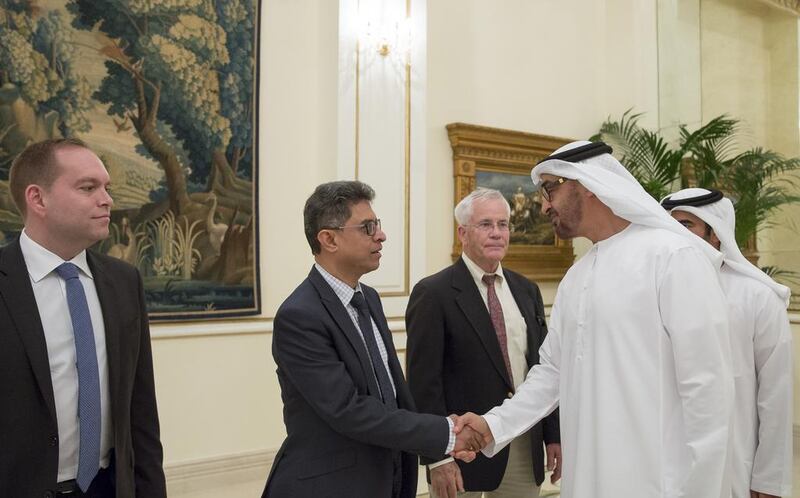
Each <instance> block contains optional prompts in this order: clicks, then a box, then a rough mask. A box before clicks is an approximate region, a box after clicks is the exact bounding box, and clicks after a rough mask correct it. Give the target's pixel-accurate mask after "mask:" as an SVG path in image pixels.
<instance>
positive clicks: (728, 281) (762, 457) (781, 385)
mask: <svg viewBox="0 0 800 498" xmlns="http://www.w3.org/2000/svg"><path fill="white" fill-rule="evenodd" d="M720 283H721V284H722V290H723V291H724V292H725V295H726V297H727V299H728V306H729V307H730V315H729V319H730V341H731V352H732V355H733V375H734V382H735V384H736V398H735V399H736V401H735V409H734V414H733V430H732V433H733V449H732V457H731V465H732V466H731V470H732V474H731V475H732V482H733V495H732V496H733V497H734V498H750V490H751V489H752V490H754V491H759V492H762V493H767V494H771V495H776V496H791V495H792V332H791V328H790V325H789V318H788V316H787V314H786V304H785V303H784V302H783V301H782V300H781V298H779V297H778V295H777V294H776V293H775V292H774V291H773V290H772V289H770V288H769V287H767V286H766V285H764V284H763V283H761V282H759V281H758V280H755V279H753V278H750V277H747V276H745V275H742V274H741V273H738V272H736V271H734V270H732V269H731V268H730V267H728V266H725V265H723V266H722V269H721V271H720Z"/></svg>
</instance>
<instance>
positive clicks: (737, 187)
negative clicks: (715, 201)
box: [591, 109, 800, 273]
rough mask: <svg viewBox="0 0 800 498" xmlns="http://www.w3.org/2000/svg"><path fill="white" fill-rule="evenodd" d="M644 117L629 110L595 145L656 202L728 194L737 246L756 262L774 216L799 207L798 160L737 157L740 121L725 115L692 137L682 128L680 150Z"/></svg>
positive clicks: (770, 155) (758, 154) (770, 154)
mask: <svg viewBox="0 0 800 498" xmlns="http://www.w3.org/2000/svg"><path fill="white" fill-rule="evenodd" d="M641 116H642V114H641V113H639V114H634V113H632V111H631V110H630V109H629V110H627V111H625V113H623V114H622V117H621V118H620V119H619V120H618V121H614V120H612V119H610V118H609V119H607V120H606V121H605V122H604V123H603V124H602V126H601V127H600V131H599V132H598V133H597V134H596V135H594V136H593V137H592V138H591V140H603V141H604V142H606V143H608V144H610V145H611V146H612V147H613V148H614V151H615V155H616V156H617V158H618V159H619V160H620V162H622V164H624V165H625V167H627V168H628V170H629V171H630V172H631V174H632V175H633V176H634V177H635V178H636V179H637V180H638V181H639V183H641V184H642V186H643V187H644V188H645V190H646V191H647V192H648V193H649V194H650V195H652V196H653V197H654V198H656V200H661V198H663V197H664V196H665V195H667V194H668V193H670V192H672V191H673V190H676V189H678V188H686V187H703V188H716V189H719V190H721V191H723V192H725V193H726V195H728V196H729V197H730V198H731V200H733V202H734V207H735V210H736V241H737V243H738V244H739V246H740V247H742V248H743V249H744V250H745V252H746V253H749V255H750V257H753V258H754V259H757V256H756V250H757V248H756V244H755V241H756V238H755V234H756V233H757V231H758V230H759V229H763V228H766V227H768V226H771V225H772V222H771V219H770V215H771V214H773V213H774V212H775V211H776V210H777V209H779V208H780V207H781V206H784V205H786V204H790V203H795V202H798V201H800V195H797V194H796V193H795V192H798V189H797V188H796V187H797V185H796V183H795V181H794V180H793V179H792V177H791V175H786V174H785V173H789V172H792V171H796V170H798V169H800V158H796V157H795V158H785V157H783V156H782V155H781V154H778V153H777V152H774V151H771V150H767V149H764V148H762V147H753V148H751V149H748V150H745V151H744V152H736V151H737V149H738V143H737V136H736V135H737V131H738V128H739V121H738V120H736V119H733V118H730V117H728V116H725V115H722V116H718V117H716V118H714V119H712V120H711V121H709V122H708V123H706V124H705V125H703V126H701V127H700V128H698V129H697V130H695V131H693V132H690V131H689V130H688V129H687V127H686V126H684V125H681V126H680V127H679V132H680V136H679V138H678V141H677V144H676V145H672V144H670V143H668V142H667V140H665V139H664V137H663V136H661V135H660V134H659V133H658V132H653V131H650V130H646V129H644V128H642V127H641V126H639V118H640V117H641ZM773 271H776V272H781V270H779V269H774V270H773ZM783 273H785V272H783Z"/></svg>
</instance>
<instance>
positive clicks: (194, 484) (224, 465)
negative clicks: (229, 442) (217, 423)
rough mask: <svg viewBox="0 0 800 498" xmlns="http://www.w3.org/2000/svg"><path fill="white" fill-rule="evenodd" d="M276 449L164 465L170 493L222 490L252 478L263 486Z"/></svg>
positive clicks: (171, 494) (256, 484) (189, 493)
mask: <svg viewBox="0 0 800 498" xmlns="http://www.w3.org/2000/svg"><path fill="white" fill-rule="evenodd" d="M275 453H276V450H258V451H251V452H242V453H237V454H233V455H222V456H217V457H211V458H202V459H197V460H190V461H184V462H176V463H168V464H166V465H164V473H165V474H166V477H167V488H168V491H169V495H170V496H173V495H185V496H192V495H193V493H195V492H197V491H200V490H211V489H224V488H225V487H227V486H233V485H241V484H242V483H243V482H247V481H255V482H254V485H255V487H259V484H258V483H260V486H263V485H264V483H265V482H266V480H267V474H268V473H269V469H270V467H271V466H272V461H273V460H274V459H275Z"/></svg>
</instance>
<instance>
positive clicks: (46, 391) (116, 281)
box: [0, 241, 166, 498]
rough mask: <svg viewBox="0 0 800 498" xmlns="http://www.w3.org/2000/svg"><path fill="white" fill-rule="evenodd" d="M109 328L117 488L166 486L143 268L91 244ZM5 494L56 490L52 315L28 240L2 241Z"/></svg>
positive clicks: (156, 493)
mask: <svg viewBox="0 0 800 498" xmlns="http://www.w3.org/2000/svg"><path fill="white" fill-rule="evenodd" d="M87 258H88V262H89V267H90V268H91V270H92V275H93V276H94V282H95V286H96V288H97V295H98V297H99V299H100V307H101V308H102V310H103V323H104V325H105V331H106V350H107V355H108V377H109V379H108V381H109V390H110V397H111V399H110V401H111V418H112V420H113V426H114V428H113V429H114V432H113V445H114V454H115V458H116V474H115V480H116V490H117V498H134V497H138V498H160V497H165V496H166V484H165V479H164V472H163V470H162V458H163V457H162V448H161V441H160V438H159V425H158V413H157V409H156V399H155V388H154V385H153V363H152V355H151V350H150V331H149V326H148V320H147V312H146V310H145V303H144V292H143V288H142V280H141V278H140V277H139V272H138V271H137V270H136V269H135V268H133V267H132V266H130V265H128V264H126V263H123V262H121V261H119V260H117V259H114V258H110V257H108V256H103V255H100V254H96V253H94V252H91V251H88V252H87ZM0 407H2V409H0V496H4V497H5V496H8V497H42V496H52V495H50V494H48V493H51V492H52V490H53V489H55V486H56V479H57V474H58V426H57V424H56V409H55V400H54V396H53V385H52V381H51V378H50V364H49V360H48V356H47V343H46V342H45V336H44V331H43V329H42V322H41V319H40V317H39V311H38V309H37V307H36V300H35V297H34V294H33V288H32V287H31V282H30V277H29V276H28V271H27V268H26V266H25V261H24V259H23V257H22V251H21V250H20V246H19V241H15V242H13V243H11V244H10V245H8V246H6V247H4V248H2V249H0Z"/></svg>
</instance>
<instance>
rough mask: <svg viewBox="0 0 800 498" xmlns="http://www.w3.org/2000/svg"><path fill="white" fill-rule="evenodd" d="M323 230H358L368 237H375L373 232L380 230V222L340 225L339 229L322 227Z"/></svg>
mask: <svg viewBox="0 0 800 498" xmlns="http://www.w3.org/2000/svg"><path fill="white" fill-rule="evenodd" d="M322 228H323V229H324V230H344V229H345V228H360V229H361V230H363V231H364V233H366V234H367V236H368V237H372V236H373V235H375V232H377V231H378V230H380V229H381V220H379V219H377V218H376V219H374V220H367V221H365V222H364V223H360V224H358V225H342V226H340V227H322Z"/></svg>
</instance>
